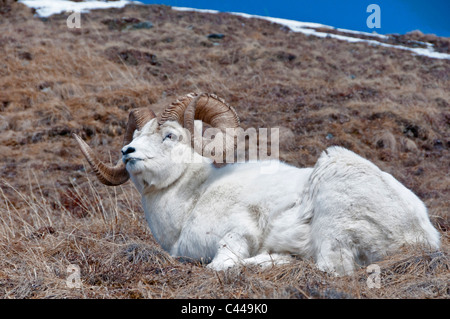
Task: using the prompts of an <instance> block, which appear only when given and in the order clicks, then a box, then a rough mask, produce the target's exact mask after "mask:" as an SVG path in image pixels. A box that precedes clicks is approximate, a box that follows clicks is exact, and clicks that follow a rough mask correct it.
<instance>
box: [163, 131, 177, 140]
mask: <svg viewBox="0 0 450 319" xmlns="http://www.w3.org/2000/svg"><path fill="white" fill-rule="evenodd" d="M175 138H176V136H175V134H173V133H169V134H167V135H166V137H164V140H166V139H169V140H174V139H175Z"/></svg>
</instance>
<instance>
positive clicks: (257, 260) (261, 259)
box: [243, 253, 293, 268]
mask: <svg viewBox="0 0 450 319" xmlns="http://www.w3.org/2000/svg"><path fill="white" fill-rule="evenodd" d="M292 260H293V258H292V257H291V256H290V255H287V254H269V253H263V254H260V255H257V256H254V257H250V258H247V259H244V261H243V264H244V265H245V266H252V265H255V266H259V267H261V268H269V267H273V266H275V265H283V264H288V263H290V262H292Z"/></svg>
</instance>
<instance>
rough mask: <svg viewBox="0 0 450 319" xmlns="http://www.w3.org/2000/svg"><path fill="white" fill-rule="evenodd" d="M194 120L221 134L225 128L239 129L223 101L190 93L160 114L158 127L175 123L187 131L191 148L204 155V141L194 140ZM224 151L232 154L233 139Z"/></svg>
mask: <svg viewBox="0 0 450 319" xmlns="http://www.w3.org/2000/svg"><path fill="white" fill-rule="evenodd" d="M194 120H201V121H203V122H205V123H207V124H209V125H211V126H212V127H213V128H216V129H219V130H220V131H222V132H223V133H226V131H225V129H227V128H237V127H239V117H238V115H237V113H236V111H235V109H234V108H233V107H232V106H230V105H228V104H227V103H225V101H224V100H223V99H221V98H219V97H217V96H216V95H214V94H208V93H202V94H198V93H190V94H188V95H185V96H183V97H181V98H179V99H178V100H176V101H175V102H174V103H172V104H171V105H170V106H169V107H167V108H166V109H165V110H164V112H163V113H162V114H161V118H160V121H159V125H162V124H163V123H164V122H166V121H177V122H178V123H180V124H181V125H183V127H184V128H186V129H187V130H188V131H189V133H190V135H191V143H192V147H194V149H195V150H201V152H202V153H205V152H204V149H205V141H204V139H203V138H201V140H196V139H195V138H194ZM224 140H226V139H224ZM225 143H226V141H225ZM225 151H226V153H229V152H234V137H233V144H232V145H226V149H225ZM206 153H207V152H206ZM216 159H218V158H216Z"/></svg>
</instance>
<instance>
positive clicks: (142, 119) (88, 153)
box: [73, 108, 156, 186]
mask: <svg viewBox="0 0 450 319" xmlns="http://www.w3.org/2000/svg"><path fill="white" fill-rule="evenodd" d="M155 117H156V116H155V113H153V111H152V110H150V109H147V108H145V109H144V108H143V109H135V110H132V111H131V112H130V115H129V116H128V124H127V129H126V131H125V136H124V138H123V144H122V145H123V146H125V145H128V144H129V143H131V141H132V140H133V133H134V131H135V130H136V129H138V130H140V129H142V127H144V125H145V124H146V123H147V122H148V121H150V120H151V119H153V118H155ZM73 136H74V137H75V139H76V140H77V142H78V145H79V146H80V149H81V151H82V152H83V155H84V156H85V157H86V159H87V161H88V162H89V164H90V165H91V167H92V169H93V170H94V172H95V175H97V178H98V179H99V181H100V182H102V183H103V184H105V185H108V186H117V185H120V184H123V183H125V182H126V181H127V180H128V179H129V178H130V175H129V174H128V172H127V170H126V167H125V164H124V163H123V162H122V160H119V161H118V162H117V164H116V165H115V166H109V165H107V164H105V163H103V162H102V161H101V160H100V159H99V158H98V157H97V155H96V153H95V152H94V151H93V150H92V148H90V147H89V145H87V144H86V142H84V141H83V140H82V139H81V137H79V136H78V135H76V134H73Z"/></svg>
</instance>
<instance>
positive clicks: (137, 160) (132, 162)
mask: <svg viewBox="0 0 450 319" xmlns="http://www.w3.org/2000/svg"><path fill="white" fill-rule="evenodd" d="M122 161H123V162H124V164H125V165H127V164H128V163H130V164H134V163H136V162H139V161H142V158H137V157H126V158H123V159H122Z"/></svg>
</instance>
